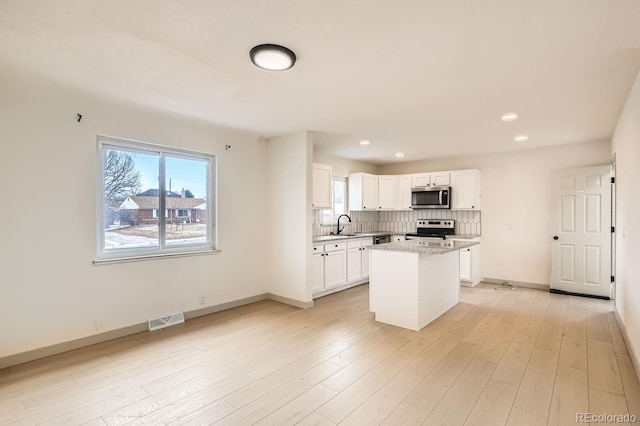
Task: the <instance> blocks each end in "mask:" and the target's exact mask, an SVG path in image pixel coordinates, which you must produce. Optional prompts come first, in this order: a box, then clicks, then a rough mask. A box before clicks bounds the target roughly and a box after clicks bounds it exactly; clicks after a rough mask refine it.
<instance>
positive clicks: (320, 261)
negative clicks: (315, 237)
mask: <svg viewBox="0 0 640 426" xmlns="http://www.w3.org/2000/svg"><path fill="white" fill-rule="evenodd" d="M320 250H321V251H318V252H317V253H313V254H312V255H311V268H312V269H313V272H312V275H313V281H312V283H311V292H312V293H318V292H320V291H322V290H324V250H322V244H321V245H320Z"/></svg>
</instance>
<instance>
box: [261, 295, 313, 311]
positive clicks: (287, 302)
mask: <svg viewBox="0 0 640 426" xmlns="http://www.w3.org/2000/svg"><path fill="white" fill-rule="evenodd" d="M267 298H268V299H270V300H273V301H274V302H280V303H284V304H285V305H291V306H295V307H296V308H301V309H309V308H313V300H310V301H308V302H303V301H302V300H296V299H291V298H289V297H284V296H279V295H277V294H273V293H267Z"/></svg>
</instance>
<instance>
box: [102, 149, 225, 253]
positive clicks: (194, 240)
mask: <svg viewBox="0 0 640 426" xmlns="http://www.w3.org/2000/svg"><path fill="white" fill-rule="evenodd" d="M98 154H99V155H98V163H99V164H98V166H99V179H98V180H99V182H98V185H99V191H98V194H100V195H99V200H98V201H99V202H98V205H99V214H98V216H99V221H98V248H97V258H98V260H112V259H118V258H122V257H126V258H131V257H134V258H135V257H145V256H149V255H159V254H167V255H169V254H176V253H185V252H193V251H202V250H214V249H215V246H214V242H215V222H214V219H215V217H216V215H215V203H214V201H215V194H214V188H215V156H213V155H210V154H204V153H198V152H192V151H186V150H182V149H176V148H168V147H162V146H158V145H152V144H146V143H141V142H133V141H127V140H121V139H115V138H108V137H98Z"/></svg>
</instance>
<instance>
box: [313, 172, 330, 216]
mask: <svg viewBox="0 0 640 426" xmlns="http://www.w3.org/2000/svg"><path fill="white" fill-rule="evenodd" d="M312 199H313V201H312V204H311V205H312V206H313V208H314V209H330V208H331V166H327V165H325V164H318V163H313V195H312Z"/></svg>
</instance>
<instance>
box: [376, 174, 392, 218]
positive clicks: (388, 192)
mask: <svg viewBox="0 0 640 426" xmlns="http://www.w3.org/2000/svg"><path fill="white" fill-rule="evenodd" d="M395 208H396V177H395V176H378V209H379V210H394V209H395Z"/></svg>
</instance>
